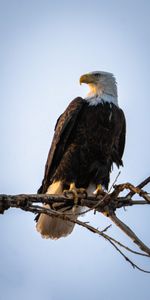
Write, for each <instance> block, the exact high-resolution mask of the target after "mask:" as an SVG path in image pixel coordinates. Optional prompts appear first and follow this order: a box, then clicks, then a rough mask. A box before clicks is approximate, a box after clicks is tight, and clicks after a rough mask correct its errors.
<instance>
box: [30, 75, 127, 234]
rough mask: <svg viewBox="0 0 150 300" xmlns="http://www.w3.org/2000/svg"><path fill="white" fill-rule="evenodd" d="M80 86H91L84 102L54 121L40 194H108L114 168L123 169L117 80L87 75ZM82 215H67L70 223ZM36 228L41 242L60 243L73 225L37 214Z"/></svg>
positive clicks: (122, 119)
mask: <svg viewBox="0 0 150 300" xmlns="http://www.w3.org/2000/svg"><path fill="white" fill-rule="evenodd" d="M82 83H86V84H88V85H89V87H90V92H89V93H88V95H87V97H86V98H84V99H83V98H81V97H77V98H75V99H74V100H73V101H72V102H71V103H70V104H69V106H68V107H67V109H66V110H65V111H64V112H63V113H62V115H61V116H60V117H59V118H58V120H57V123H56V126H55V133H54V137H53V141H52V144H51V148H50V151H49V154H48V158H47V162H46V166H45V174H44V179H43V181H42V185H41V187H40V189H39V190H38V193H47V194H60V193H62V192H63V191H64V190H66V189H68V190H73V191H74V192H75V191H78V189H81V188H84V189H86V191H87V192H90V193H91V192H95V193H97V192H98V190H99V189H100V187H104V188H105V189H108V184H109V180H110V172H111V169H112V165H113V163H115V164H116V165H117V167H119V166H122V165H123V162H122V155H123V152H124V146H125V132H126V123H125V116H124V113H123V111H122V110H121V109H120V108H119V106H118V96H117V84H116V80H115V77H114V75H113V74H111V73H108V72H102V71H101V72H91V73H87V74H85V75H82V76H81V77H80V84H82ZM45 207H49V206H48V205H45ZM80 209H81V208H80V207H76V208H75V209H73V208H72V209H70V213H71V218H72V219H73V220H76V219H77V216H78V213H80ZM36 228H37V231H39V232H40V233H41V235H42V237H45V238H51V239H58V238H60V237H65V236H67V235H68V234H70V233H71V232H72V230H73V228H74V224H73V223H71V222H69V221H65V220H61V219H58V218H55V217H51V216H48V215H45V214H40V215H38V218H37V224H36Z"/></svg>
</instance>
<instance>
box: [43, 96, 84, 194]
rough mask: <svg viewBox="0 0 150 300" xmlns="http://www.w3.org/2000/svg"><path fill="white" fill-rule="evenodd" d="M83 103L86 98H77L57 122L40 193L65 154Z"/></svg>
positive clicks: (44, 189)
mask: <svg viewBox="0 0 150 300" xmlns="http://www.w3.org/2000/svg"><path fill="white" fill-rule="evenodd" d="M83 105H84V100H83V99H82V98H81V97H77V98H75V99H74V100H73V101H72V102H71V103H70V104H69V106H68V107H67V109H66V110H65V111H64V113H63V114H61V115H60V117H59V118H58V120H57V122H56V125H55V133H54V137H53V140H52V144H51V148H50V151H49V153H48V157H47V162H46V165H45V173H44V179H43V181H42V185H41V187H40V188H39V190H38V193H39V194H40V193H45V192H46V191H47V189H48V187H49V185H50V183H51V178H52V176H53V174H54V172H55V170H56V168H57V166H58V165H59V162H60V160H61V158H62V156H63V153H64V151H65V149H66V146H67V144H68V139H69V136H70V134H71V132H72V129H73V127H74V125H75V122H76V120H77V117H78V115H79V112H80V111H81V109H82V107H83Z"/></svg>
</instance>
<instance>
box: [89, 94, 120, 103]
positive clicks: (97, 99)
mask: <svg viewBox="0 0 150 300" xmlns="http://www.w3.org/2000/svg"><path fill="white" fill-rule="evenodd" d="M85 100H86V101H87V102H88V103H89V106H96V105H98V104H101V103H102V104H103V103H105V102H108V103H113V104H115V105H116V106H118V99H117V97H114V96H112V95H110V94H106V93H103V94H101V95H92V96H88V97H86V98H85Z"/></svg>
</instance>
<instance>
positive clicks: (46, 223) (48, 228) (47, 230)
mask: <svg viewBox="0 0 150 300" xmlns="http://www.w3.org/2000/svg"><path fill="white" fill-rule="evenodd" d="M62 192H63V185H62V183H61V181H57V182H54V183H52V184H51V185H50V186H49V188H48V190H47V192H46V194H61V193H62ZM44 207H47V208H49V205H48V204H46V205H44ZM67 213H69V214H71V215H70V216H69V217H70V218H71V219H72V220H76V219H77V217H78V215H77V214H78V213H80V208H72V209H70V210H68V211H67ZM74 226H75V224H74V223H71V222H69V221H65V220H61V219H59V218H56V217H50V216H48V215H46V214H40V217H39V219H38V222H37V224H36V229H37V231H39V232H40V233H41V235H42V237H43V238H47V239H48V238H51V239H59V238H61V237H65V236H67V235H68V234H70V233H71V232H72V230H73V228H74Z"/></svg>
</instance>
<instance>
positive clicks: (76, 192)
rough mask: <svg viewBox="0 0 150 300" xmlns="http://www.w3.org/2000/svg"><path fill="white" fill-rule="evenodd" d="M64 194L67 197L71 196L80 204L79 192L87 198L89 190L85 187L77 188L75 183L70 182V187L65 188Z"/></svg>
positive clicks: (75, 203)
mask: <svg viewBox="0 0 150 300" xmlns="http://www.w3.org/2000/svg"><path fill="white" fill-rule="evenodd" d="M63 193H64V195H65V196H66V197H67V198H71V199H73V200H74V205H76V206H77V205H78V198H79V194H83V197H84V198H86V197H87V192H86V190H85V189H84V188H76V186H75V184H74V183H71V184H70V189H69V190H64V192H63Z"/></svg>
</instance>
